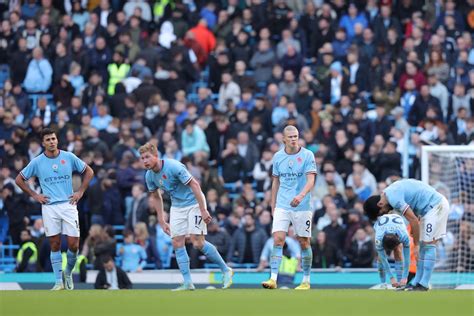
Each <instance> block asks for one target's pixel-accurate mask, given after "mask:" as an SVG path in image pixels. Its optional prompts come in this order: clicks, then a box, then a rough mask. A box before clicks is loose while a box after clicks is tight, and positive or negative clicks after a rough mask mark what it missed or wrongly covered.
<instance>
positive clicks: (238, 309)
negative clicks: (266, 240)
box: [0, 289, 474, 316]
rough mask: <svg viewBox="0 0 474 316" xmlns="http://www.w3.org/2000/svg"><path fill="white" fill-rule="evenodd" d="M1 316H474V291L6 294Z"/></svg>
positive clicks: (1, 294) (0, 296) (2, 294)
mask: <svg viewBox="0 0 474 316" xmlns="http://www.w3.org/2000/svg"><path fill="white" fill-rule="evenodd" d="M0 315H2V316H10V315H15V316H19V315H29V316H42V315H46V316H55V315H61V316H73V315H81V316H89V315H129V316H135V315H136V316H144V315H154V316H158V315H173V316H174V315H188V316H197V315H225V316H227V315H239V316H250V315H259V316H266V315H269V316H273V315H285V316H303V315H322V316H326V315H344V316H346V315H347V316H349V315H351V316H352V315H363V316H370V315H376V316H386V315H394V316H406V315H429V316H436V315H440V316H451V315H455V316H463V315H469V316H473V315H474V291H452V290H437V291H436V290H435V291H430V292H428V293H420V292H417V293H413V292H412V293H407V292H402V293H401V292H394V291H369V290H312V291H305V292H296V291H292V290H286V291H285V290H274V291H269V290H263V289H262V290H227V291H222V290H197V291H195V292H180V293H176V292H170V291H168V290H132V291H92V290H82V291H61V292H49V291H2V292H0Z"/></svg>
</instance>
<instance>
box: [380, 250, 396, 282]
mask: <svg viewBox="0 0 474 316" xmlns="http://www.w3.org/2000/svg"><path fill="white" fill-rule="evenodd" d="M377 254H378V256H379V260H380V262H381V263H382V266H383V269H384V270H385V273H386V274H387V275H388V278H389V279H391V278H393V277H394V274H393V273H392V270H391V269H390V264H389V263H388V260H387V255H386V254H385V250H383V249H377Z"/></svg>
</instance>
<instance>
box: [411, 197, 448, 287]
mask: <svg viewBox="0 0 474 316" xmlns="http://www.w3.org/2000/svg"><path fill="white" fill-rule="evenodd" d="M448 215H449V203H448V201H447V200H446V199H445V198H443V200H442V202H441V203H440V204H439V205H437V206H435V207H433V209H432V210H431V211H429V212H428V213H427V214H426V215H425V216H424V217H423V225H422V226H421V227H420V229H421V232H420V235H421V236H422V238H421V242H420V253H421V255H420V257H421V258H422V260H423V273H422V275H421V278H420V280H419V281H418V284H419V286H418V287H415V288H414V290H420V291H426V290H428V289H429V286H430V280H431V275H432V273H433V270H434V267H435V264H436V244H437V242H438V240H440V239H441V238H443V236H445V235H446V228H447V224H448ZM417 276H418V270H417ZM415 278H416V277H415Z"/></svg>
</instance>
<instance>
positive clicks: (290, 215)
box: [272, 208, 313, 237]
mask: <svg viewBox="0 0 474 316" xmlns="http://www.w3.org/2000/svg"><path fill="white" fill-rule="evenodd" d="M290 223H291V224H292V225H293V227H294V229H295V234H296V236H298V237H311V229H312V225H313V212H312V211H298V212H296V211H287V210H284V209H281V208H275V212H274V214H273V226H272V234H273V233H274V232H285V233H288V227H290Z"/></svg>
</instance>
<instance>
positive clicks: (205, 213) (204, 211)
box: [188, 178, 212, 224]
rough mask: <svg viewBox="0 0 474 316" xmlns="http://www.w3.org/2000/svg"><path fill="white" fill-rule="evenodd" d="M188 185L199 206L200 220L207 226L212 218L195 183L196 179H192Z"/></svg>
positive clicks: (198, 186)
mask: <svg viewBox="0 0 474 316" xmlns="http://www.w3.org/2000/svg"><path fill="white" fill-rule="evenodd" d="M188 185H189V187H190V188H191V190H192V191H193V193H194V196H195V197H196V200H197V202H198V204H199V210H200V211H201V216H202V220H203V221H204V223H206V224H209V223H210V222H211V220H212V217H211V215H210V214H209V212H208V211H207V205H206V200H204V195H203V193H202V190H201V186H200V185H199V182H197V181H196V179H194V178H192V179H191V181H189V182H188Z"/></svg>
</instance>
